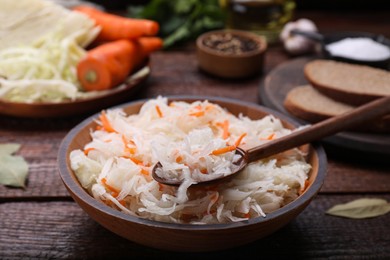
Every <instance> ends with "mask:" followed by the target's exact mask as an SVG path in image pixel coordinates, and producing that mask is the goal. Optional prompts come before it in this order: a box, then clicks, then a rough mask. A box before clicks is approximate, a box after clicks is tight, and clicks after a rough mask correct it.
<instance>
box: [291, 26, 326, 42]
mask: <svg viewBox="0 0 390 260" xmlns="http://www.w3.org/2000/svg"><path fill="white" fill-rule="evenodd" d="M290 33H291V34H294V35H301V36H304V37H306V38H309V39H310V40H314V41H317V42H322V41H323V40H324V36H323V35H322V34H320V33H317V32H309V31H301V30H297V29H293V30H291V32H290Z"/></svg>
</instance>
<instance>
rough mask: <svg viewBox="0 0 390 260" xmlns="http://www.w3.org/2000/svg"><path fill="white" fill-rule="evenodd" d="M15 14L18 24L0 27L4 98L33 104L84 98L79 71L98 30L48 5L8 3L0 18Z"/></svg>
mask: <svg viewBox="0 0 390 260" xmlns="http://www.w3.org/2000/svg"><path fill="white" fill-rule="evenodd" d="M3 12H4V13H3ZM6 12H8V13H6ZM13 13H15V15H16V14H17V18H14V19H11V17H10V18H9V19H8V20H7V21H6V23H4V24H2V25H0V40H1V44H0V78H2V80H1V82H0V98H2V99H5V100H8V101H14V102H25V103H32V102H61V101H64V100H74V99H75V98H76V97H82V93H83V92H82V89H81V87H80V83H79V81H78V79H77V74H76V67H77V64H78V62H79V61H80V59H81V58H82V57H84V56H85V55H86V51H85V50H84V48H83V47H85V46H87V45H88V44H89V43H90V42H91V41H92V40H94V39H95V38H96V36H97V34H98V33H99V30H100V28H99V27H96V26H95V24H94V22H93V21H92V20H91V19H89V18H88V17H86V16H85V15H83V14H81V13H77V12H72V11H70V10H67V9H65V8H63V7H61V6H59V5H56V4H54V3H51V2H49V1H42V0H18V1H9V0H7V1H6V2H5V3H4V9H3V10H0V17H3V16H4V17H8V16H10V15H12V14H13ZM0 20H1V19H0ZM31 25H35V27H32V26H31ZM89 95H90V94H89Z"/></svg>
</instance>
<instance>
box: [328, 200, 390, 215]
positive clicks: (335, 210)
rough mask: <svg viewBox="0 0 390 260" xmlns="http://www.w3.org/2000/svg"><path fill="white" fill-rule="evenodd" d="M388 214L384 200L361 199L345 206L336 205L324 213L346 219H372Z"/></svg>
mask: <svg viewBox="0 0 390 260" xmlns="http://www.w3.org/2000/svg"><path fill="white" fill-rule="evenodd" d="M388 212H390V203H388V202H387V201H386V200H384V199H376V198H363V199H357V200H353V201H351V202H348V203H345V204H338V205H335V206H333V207H332V208H330V209H329V210H328V211H326V213H327V214H329V215H333V216H339V217H346V218H355V219H362V218H372V217H377V216H381V215H384V214H386V213H388Z"/></svg>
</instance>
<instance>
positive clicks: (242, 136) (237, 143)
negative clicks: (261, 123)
mask: <svg viewBox="0 0 390 260" xmlns="http://www.w3.org/2000/svg"><path fill="white" fill-rule="evenodd" d="M245 136H246V133H243V134H242V135H240V137H238V139H237V141H236V142H235V143H234V145H235V146H236V147H237V146H239V145H240V144H241V142H242V139H243V138H244V137H245Z"/></svg>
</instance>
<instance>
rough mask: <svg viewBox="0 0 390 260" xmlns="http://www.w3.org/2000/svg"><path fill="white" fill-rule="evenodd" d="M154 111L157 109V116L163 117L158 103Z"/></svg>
mask: <svg viewBox="0 0 390 260" xmlns="http://www.w3.org/2000/svg"><path fill="white" fill-rule="evenodd" d="M156 111H157V114H158V117H163V113H162V112H161V109H160V107H159V106H158V105H156Z"/></svg>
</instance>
